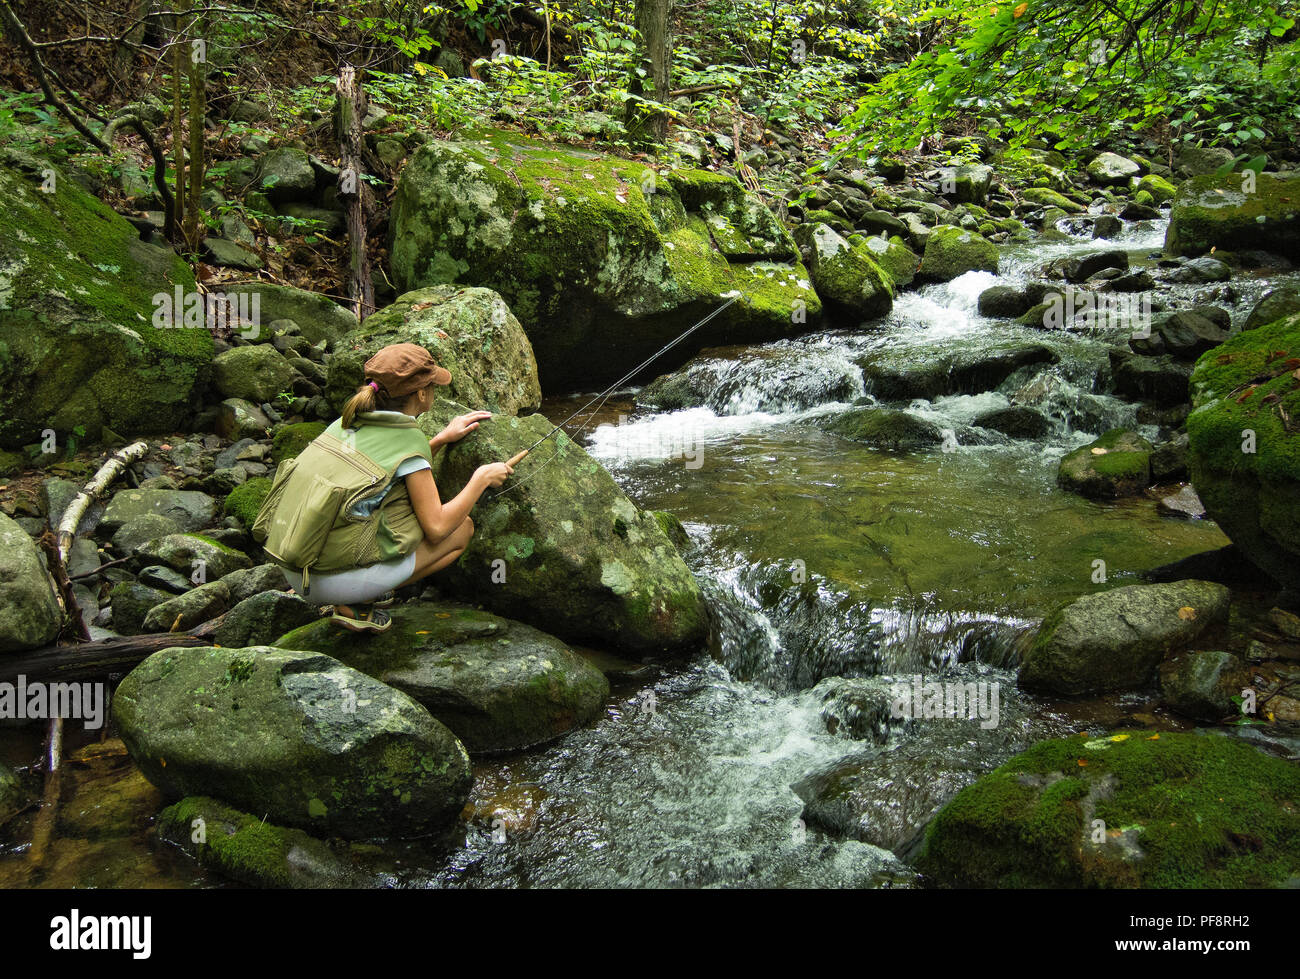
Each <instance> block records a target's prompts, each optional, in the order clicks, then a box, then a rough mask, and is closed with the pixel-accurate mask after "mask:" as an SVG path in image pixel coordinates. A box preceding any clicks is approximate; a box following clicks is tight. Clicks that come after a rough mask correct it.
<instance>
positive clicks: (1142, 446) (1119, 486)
mask: <svg viewBox="0 0 1300 979" xmlns="http://www.w3.org/2000/svg"><path fill="white" fill-rule="evenodd" d="M1151 449H1152V445H1151V443H1150V442H1148V441H1147V440H1146V439H1144V438H1143V437H1142V436H1140V435H1138V434H1137V433H1135V432H1129V431H1126V430H1124V429H1122V428H1114V429H1111V430H1110V431H1109V432H1107V433H1106V434H1105V435H1103V436H1101V438H1099V439H1097V440H1096V441H1095V442H1090V443H1088V444H1087V445H1085V446H1083V447H1082V448H1078V449H1075V450H1074V451H1073V452H1071V453H1069V454H1067V455H1066V456H1065V457H1064V458H1063V459H1062V460H1061V465H1060V468H1059V469H1058V470H1057V473H1056V482H1057V484H1058V485H1059V486H1060V487H1061V488H1062V489H1067V490H1070V491H1071V492H1074V493H1079V494H1081V495H1082V496H1088V497H1092V498H1093V499H1099V500H1113V499H1117V498H1118V497H1121V496H1133V495H1135V494H1137V493H1140V492H1142V491H1143V490H1144V489H1146V488H1147V487H1148V486H1150V485H1151Z"/></svg>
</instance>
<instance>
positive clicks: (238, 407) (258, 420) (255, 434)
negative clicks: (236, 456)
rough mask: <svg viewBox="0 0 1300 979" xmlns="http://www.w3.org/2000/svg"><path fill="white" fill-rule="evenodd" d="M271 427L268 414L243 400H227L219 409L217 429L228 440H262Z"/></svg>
mask: <svg viewBox="0 0 1300 979" xmlns="http://www.w3.org/2000/svg"><path fill="white" fill-rule="evenodd" d="M270 427H271V419H270V418H268V417H267V416H266V413H265V412H264V411H262V409H261V408H259V407H258V406H257V405H255V404H253V403H252V402H251V401H245V400H244V399H243V398H227V399H226V400H225V401H223V402H221V405H220V407H219V408H218V413H217V423H216V429H217V431H218V432H219V433H220V434H221V435H223V436H225V437H226V438H229V439H245V438H262V437H263V436H265V435H266V432H267V429H269V428H270Z"/></svg>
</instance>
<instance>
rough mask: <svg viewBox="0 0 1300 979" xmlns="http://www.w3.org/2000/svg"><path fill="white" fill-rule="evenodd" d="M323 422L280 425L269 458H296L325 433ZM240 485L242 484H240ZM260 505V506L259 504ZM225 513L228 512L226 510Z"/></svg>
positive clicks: (274, 436)
mask: <svg viewBox="0 0 1300 979" xmlns="http://www.w3.org/2000/svg"><path fill="white" fill-rule="evenodd" d="M326 427H327V426H326V424H325V423H324V422H297V423H295V424H293V425H281V426H280V427H279V428H277V429H276V430H275V435H273V436H272V437H271V458H273V459H274V460H275V461H276V462H284V461H285V460H286V459H293V458H296V457H297V455H298V453H299V452H301V451H302V450H303V449H305V448H307V444H308V443H309V442H312V441H315V439H316V438H317V437H318V436H319V435H320V434H321V432H323V431H325V429H326ZM241 485H242V484H241ZM259 505H260V504H259ZM226 512H227V513H229V512H230V511H229V510H227V511H226Z"/></svg>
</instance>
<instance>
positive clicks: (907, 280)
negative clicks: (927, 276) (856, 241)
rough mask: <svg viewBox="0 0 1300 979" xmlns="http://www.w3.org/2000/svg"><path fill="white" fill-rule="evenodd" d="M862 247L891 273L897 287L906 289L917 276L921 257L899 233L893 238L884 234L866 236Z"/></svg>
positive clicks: (890, 276)
mask: <svg viewBox="0 0 1300 979" xmlns="http://www.w3.org/2000/svg"><path fill="white" fill-rule="evenodd" d="M862 247H863V248H865V249H866V250H867V253H868V254H869V255H870V256H871V257H872V258H873V259H874V260H875V262H876V264H877V265H879V266H880V267H881V268H882V269H884V270H885V272H887V273H888V274H889V278H890V279H892V280H893V283H894V288H895V289H905V288H906V287H907V286H909V285H911V284H912V280H913V279H915V278H916V270H917V269H918V268H919V267H920V265H921V257H920V256H919V255H917V254H916V252H914V251H912V249H910V248H908V247H907V242H906V241H904V240H903V239H902V238H901V237H899V236H898V235H894V236H893V237H892V238H885V237H884V236H883V235H876V236H874V237H871V238H866V239H863V241H862Z"/></svg>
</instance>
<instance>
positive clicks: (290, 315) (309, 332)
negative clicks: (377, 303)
mask: <svg viewBox="0 0 1300 979" xmlns="http://www.w3.org/2000/svg"><path fill="white" fill-rule="evenodd" d="M224 288H225V290H226V291H225V293H224V294H225V295H226V296H233V297H236V298H237V297H239V296H243V295H246V296H248V299H247V300H245V301H244V302H245V305H246V307H247V308H248V310H249V312H250V313H254V312H255V313H256V314H257V324H256V325H257V326H258V327H259V329H258V331H257V332H255V333H253V335H252V336H250V339H261V340H270V339H271V329H270V325H271V324H272V323H275V322H278V321H280V320H288V321H291V322H293V323H294V324H295V325H296V326H297V327H298V333H299V335H300V336H302V337H304V338H305V339H306V340H307V342H309V343H313V344H316V343H321V342H322V341H323V342H325V343H326V344H327V345H329V346H331V347H332V346H333V345H334V344H335V343H337V342H338V341H339V340H340V339H341V338H342V337H343V335H344V334H345V333H347V332H348V331H349V330H352V329H355V328H356V325H357V318H356V316H354V315H353V314H352V313H351V312H349V311H348V310H346V309H344V308H343V307H342V306H340V305H339V304H338V303H336V302H335V301H334V300H333V299H331V298H330V297H329V296H322V295H321V294H320V293H318V292H308V291H307V290H305V289H296V288H294V287H293V286H281V285H274V284H272V283H268V282H247V283H240V284H238V285H232V286H225V287H224Z"/></svg>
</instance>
